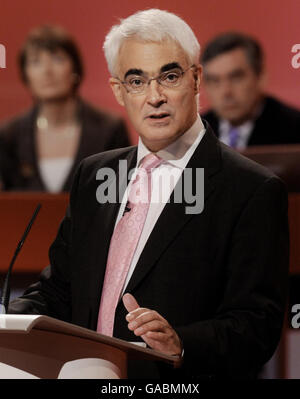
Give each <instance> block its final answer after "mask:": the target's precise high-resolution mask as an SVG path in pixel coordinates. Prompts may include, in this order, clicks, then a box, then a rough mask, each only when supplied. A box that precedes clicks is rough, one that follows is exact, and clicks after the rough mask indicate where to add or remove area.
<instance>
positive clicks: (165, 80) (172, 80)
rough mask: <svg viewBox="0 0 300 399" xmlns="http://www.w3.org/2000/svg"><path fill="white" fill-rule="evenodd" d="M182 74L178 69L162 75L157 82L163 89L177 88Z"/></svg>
mask: <svg viewBox="0 0 300 399" xmlns="http://www.w3.org/2000/svg"><path fill="white" fill-rule="evenodd" d="M182 75H183V72H182V71H181V70H180V69H175V70H172V71H168V72H165V73H163V74H162V75H161V76H160V77H159V78H158V81H159V83H160V84H161V85H162V86H165V87H176V86H179V85H180V83H181V80H182Z"/></svg>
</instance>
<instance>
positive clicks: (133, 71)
mask: <svg viewBox="0 0 300 399" xmlns="http://www.w3.org/2000/svg"><path fill="white" fill-rule="evenodd" d="M128 75H138V76H142V75H144V72H143V71H142V70H141V69H135V68H132V69H128V71H127V72H126V73H125V76H124V79H126V78H127V76H128Z"/></svg>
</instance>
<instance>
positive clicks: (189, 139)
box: [137, 115, 205, 169]
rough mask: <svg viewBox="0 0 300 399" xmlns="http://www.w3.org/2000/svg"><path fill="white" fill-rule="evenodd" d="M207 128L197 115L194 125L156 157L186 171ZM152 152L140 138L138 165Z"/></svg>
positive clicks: (157, 153)
mask: <svg viewBox="0 0 300 399" xmlns="http://www.w3.org/2000/svg"><path fill="white" fill-rule="evenodd" d="M204 133H205V127H204V125H203V122H202V120H201V118H200V116H199V115H197V118H196V121H195V122H194V124H193V125H192V126H191V127H190V128H189V129H188V130H187V131H186V132H185V133H184V134H182V135H181V136H180V137H178V139H177V140H176V141H174V142H173V143H171V144H170V145H168V146H167V147H165V148H163V149H161V150H159V151H157V152H156V155H157V156H159V157H160V158H162V159H163V160H164V161H166V162H169V163H170V164H172V165H174V166H176V167H179V168H182V169H184V168H185V166H186V164H187V161H188V159H189V158H190V156H191V154H192V152H193V144H195V143H196V142H197V144H198V142H199V141H200V140H201V138H202V137H203V136H204ZM150 152H151V151H150V150H149V149H148V148H147V147H146V146H145V144H144V143H143V141H142V139H141V138H140V137H139V142H138V152H137V165H139V164H140V162H141V160H142V159H143V158H144V157H145V156H146V155H148V154H150Z"/></svg>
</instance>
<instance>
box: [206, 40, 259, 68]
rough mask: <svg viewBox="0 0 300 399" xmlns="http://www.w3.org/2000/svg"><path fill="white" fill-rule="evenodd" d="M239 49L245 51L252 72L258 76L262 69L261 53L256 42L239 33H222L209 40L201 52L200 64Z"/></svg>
mask: <svg viewBox="0 0 300 399" xmlns="http://www.w3.org/2000/svg"><path fill="white" fill-rule="evenodd" d="M237 48H241V49H243V50H244V51H245V54H246V57H247V59H248V62H249V64H250V66H251V68H252V69H253V71H254V72H255V73H256V74H257V75H260V73H261V72H262V69H263V51H262V48H261V46H260V44H259V42H258V41H257V40H255V39H254V38H253V37H251V36H248V35H245V34H243V33H239V32H227V33H222V34H220V35H218V36H217V37H215V38H214V39H213V40H211V41H210V42H209V43H208V44H207V45H206V47H205V49H204V50H203V54H202V56H201V62H202V64H203V65H205V64H206V63H207V62H209V61H210V60H212V59H213V58H215V57H217V56H218V55H220V54H224V53H227V52H228V51H232V50H235V49H237Z"/></svg>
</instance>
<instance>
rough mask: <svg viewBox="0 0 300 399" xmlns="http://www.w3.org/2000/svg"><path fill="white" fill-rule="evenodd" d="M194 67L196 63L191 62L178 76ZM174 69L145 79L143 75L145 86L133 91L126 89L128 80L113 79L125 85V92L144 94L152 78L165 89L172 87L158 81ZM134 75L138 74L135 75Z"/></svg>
mask: <svg viewBox="0 0 300 399" xmlns="http://www.w3.org/2000/svg"><path fill="white" fill-rule="evenodd" d="M195 67H196V65H195V64H193V65H191V66H189V67H188V68H186V69H184V70H183V71H180V77H182V76H183V75H184V74H185V73H186V72H187V71H188V70H189V69H191V68H195ZM175 69H176V68H174V69H170V71H166V72H163V73H160V74H159V75H158V76H156V77H153V78H149V79H147V78H145V77H143V78H144V79H146V82H145V83H146V86H145V88H143V90H142V91H134V90H131V89H128V85H129V83H128V82H126V81H124V80H121V79H119V78H118V77H116V78H115V79H117V80H118V81H119V83H121V84H122V85H123V86H124V87H125V89H126V91H127V93H130V94H144V93H145V92H146V91H147V89H148V87H149V86H150V83H151V82H152V81H153V80H156V81H157V83H158V84H159V85H160V86H162V87H165V88H167V89H172V87H170V86H165V85H164V84H163V83H162V82H161V81H160V79H161V78H162V76H165V75H166V74H168V73H170V72H172V71H173V70H175ZM136 76H139V75H136ZM139 77H140V76H139ZM180 85H181V81H180V82H179V84H178V85H177V86H173V87H174V88H175V87H179V86H180Z"/></svg>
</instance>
